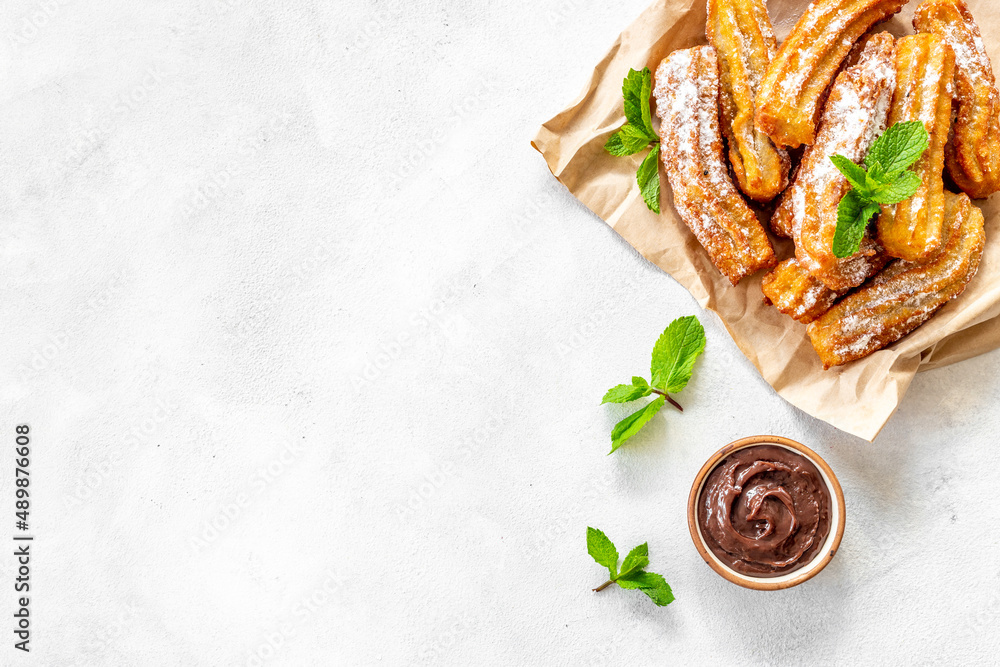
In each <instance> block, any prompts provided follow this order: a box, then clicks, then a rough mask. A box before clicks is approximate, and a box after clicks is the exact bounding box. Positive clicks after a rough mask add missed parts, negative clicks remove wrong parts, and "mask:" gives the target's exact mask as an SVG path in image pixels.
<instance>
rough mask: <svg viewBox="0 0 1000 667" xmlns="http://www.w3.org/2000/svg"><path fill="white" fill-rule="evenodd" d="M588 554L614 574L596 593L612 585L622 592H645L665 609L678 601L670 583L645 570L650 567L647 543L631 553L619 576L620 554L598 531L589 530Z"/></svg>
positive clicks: (626, 557)
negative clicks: (616, 568) (618, 587)
mask: <svg viewBox="0 0 1000 667" xmlns="http://www.w3.org/2000/svg"><path fill="white" fill-rule="evenodd" d="M587 553H589V554H590V555H591V556H592V557H593V559H594V560H596V561H597V562H598V564H599V565H603V566H604V567H606V568H608V572H610V573H611V579H610V580H609V581H606V582H605V583H603V584H601V585H600V586H598V587H597V588H595V589H594V592H599V591H603V590H604V589H605V588H607V587H608V586H610V585H611V584H615V583H617V584H618V585H619V586H620V587H621V588H625V589H634V590H640V591H642V592H643V593H645V594H646V595H648V596H649V599H650V600H652V601H653V602H654V603H656V604H657V605H659V606H661V607H665V606H667V605H668V604H670V603H671V602H673V601H674V594H673V591H671V590H670V586H669V585H668V584H667V582H666V580H664V578H663V577H662V576H660V575H658V574H655V573H653V572H646V571H645V570H643V569H642V568H644V567H646V566H647V565H649V546H648V545H647V544H646V543H645V542H643V543H642V544H640V545H639V546H637V547H636V548H635V549H632V551H630V552H628V556H625V562H623V563H622V570H621V573H619V574H615V566H616V565H617V563H618V550H617V549H615V545H614V544H612V543H611V540H609V539H608V536H607V535H605V534H604V533H602V532H601V531H599V530H597V529H596V528H587Z"/></svg>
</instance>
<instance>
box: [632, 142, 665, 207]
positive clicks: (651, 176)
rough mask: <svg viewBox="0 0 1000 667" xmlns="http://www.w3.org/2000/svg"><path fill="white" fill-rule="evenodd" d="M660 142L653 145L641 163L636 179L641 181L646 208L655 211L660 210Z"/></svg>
mask: <svg viewBox="0 0 1000 667" xmlns="http://www.w3.org/2000/svg"><path fill="white" fill-rule="evenodd" d="M659 156H660V144H656V145H655V146H653V150H651V151H649V155H647V156H646V159H645V160H643V161H642V164H640V165H639V171H637V172H635V179H636V180H637V181H638V182H639V191H640V192H642V199H643V201H645V202H646V208H648V209H649V210H650V211H652V212H653V213H659V212H660V160H659Z"/></svg>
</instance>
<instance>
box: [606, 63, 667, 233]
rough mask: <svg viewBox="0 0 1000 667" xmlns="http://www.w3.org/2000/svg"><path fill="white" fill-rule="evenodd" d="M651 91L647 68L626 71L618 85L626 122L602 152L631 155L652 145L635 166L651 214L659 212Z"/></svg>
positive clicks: (658, 152)
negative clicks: (626, 73) (637, 168)
mask: <svg viewBox="0 0 1000 667" xmlns="http://www.w3.org/2000/svg"><path fill="white" fill-rule="evenodd" d="M652 90H653V76H652V73H651V72H650V71H649V68H648V67H644V68H642V70H641V71H639V70H634V69H630V70H629V71H628V75H627V76H626V77H625V79H624V80H623V81H622V97H623V98H624V106H625V119H626V120H627V121H628V122H627V123H626V124H625V125H623V126H622V127H621V129H619V130H618V131H617V132H615V133H614V134H612V135H611V136H610V137H608V141H607V142H606V143H605V144H604V150H606V151H607V152H609V153H611V154H612V155H614V156H617V157H624V156H626V155H634V154H636V153H638V152H639V151H641V150H642V149H644V148H645V147H646V146H648V145H650V144H653V150H651V151H650V152H649V153H648V154H647V155H646V157H645V158H644V159H643V161H642V164H640V165H639V170H638V171H637V172H636V174H635V177H636V181H637V182H638V183H639V192H641V193H642V199H643V201H645V202H646V206H647V207H648V208H649V210H650V211H653V212H654V213H659V212H660V165H659V155H660V146H659V144H660V138H659V137H658V136H656V131H655V130H654V129H653V119H652V114H651V112H650V108H649V96H650V94H651V93H652Z"/></svg>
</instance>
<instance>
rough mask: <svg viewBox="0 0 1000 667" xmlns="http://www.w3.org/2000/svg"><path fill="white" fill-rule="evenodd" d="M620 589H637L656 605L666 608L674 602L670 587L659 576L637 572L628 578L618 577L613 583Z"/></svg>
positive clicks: (641, 571) (652, 573) (642, 571)
mask: <svg viewBox="0 0 1000 667" xmlns="http://www.w3.org/2000/svg"><path fill="white" fill-rule="evenodd" d="M615 583H617V584H618V585H619V586H621V587H622V588H630V589H639V590H640V591H642V592H643V593H645V594H646V595H648V596H649V599H650V600H652V601H653V602H654V603H655V604H656V605H658V606H660V607H666V606H667V605H668V604H670V603H671V602H673V601H674V593H673V591H671V590H670V585H669V584H668V583H667V582H666V580H665V579H664V578H663V577H662V576H661V575H659V574H656V573H654V572H646V571H644V570H639V571H638V572H633V573H632V574H630V575H628V576H620V577H618V579H617V580H616V581H615Z"/></svg>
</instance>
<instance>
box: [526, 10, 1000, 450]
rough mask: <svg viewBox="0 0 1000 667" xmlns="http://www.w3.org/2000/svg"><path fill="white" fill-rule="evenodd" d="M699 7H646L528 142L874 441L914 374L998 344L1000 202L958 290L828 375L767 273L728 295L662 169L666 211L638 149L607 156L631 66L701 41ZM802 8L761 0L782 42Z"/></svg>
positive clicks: (903, 27)
mask: <svg viewBox="0 0 1000 667" xmlns="http://www.w3.org/2000/svg"><path fill="white" fill-rule="evenodd" d="M990 2H991V0H968V5H969V8H970V9H971V11H972V14H973V16H975V17H976V19H977V22H978V24H979V27H980V29H981V30H982V33H983V38H984V41H985V42H986V45H987V48H988V49H989V51H990V57H991V58H992V60H993V62H994V63H996V64H1000V15H998V14H997V12H996V11H995V10H993V9H991V8H989V6H988V5H989V3H990ZM918 4H919V3H918V2H916V1H914V2H910V3H909V5H908V6H907V7H904V10H903V11H902V12H901V13H900V14H898V15H897V16H896V17H894V18H893V19H892V20H891V21H888V22H886V23H884V24H882V26H879V28H880V29H883V30H888V31H889V32H891V33H893V34H895V35H897V36H901V35H905V34H910V33H912V31H913V30H912V27H911V24H910V20H911V18H912V15H913V10H914V9H915V8H916V6H917V5H918ZM705 5H706V3H705V0H659V2H656V3H654V4H653V5H652V6H650V7H649V8H648V9H646V10H645V11H644V12H643V13H642V15H641V16H639V18H638V19H636V21H635V22H634V23H632V25H630V26H629V27H628V28H626V29H625V31H624V32H623V33H622V34H621V35H619V37H618V39H617V40H616V41H615V43H614V44H613V45H612V46H611V49H610V50H609V51H608V53H607V55H605V56H604V58H603V59H602V60H601V61H600V62H599V63H598V64H597V66H596V67H595V68H594V72H593V75H592V76H591V78H590V82H589V83H588V84H587V86H586V88H585V89H584V91H583V93H582V94H581V95H580V97H579V98H578V99H577V100H576V101H575V102H573V103H572V104H571V105H570V106H569V107H568V108H567V109H565V110H564V111H562V112H560V113H559V114H557V115H556V116H555V117H554V118H552V119H551V120H549V121H547V122H546V123H545V124H544V125H542V127H541V129H540V130H539V131H538V134H537V136H536V137H535V139H534V141H532V145H533V146H534V147H535V148H536V149H537V150H538V151H539V152H540V153H541V154H542V155H543V156H544V158H545V162H546V163H547V164H548V166H549V169H550V170H551V171H552V173H553V175H555V177H556V178H557V179H559V181H560V182H561V183H563V184H564V185H565V186H566V187H567V188H568V189H569V191H570V192H571V193H573V195H574V196H575V197H577V199H579V200H580V201H581V202H583V203H584V204H585V205H586V206H587V207H588V208H590V210H592V211H593V212H594V213H596V214H597V215H598V216H600V217H601V218H602V219H603V220H604V221H605V222H607V223H608V224H609V225H611V227H612V228H614V230H615V231H616V232H618V233H619V234H620V235H621V236H622V237H624V238H625V240H626V241H628V242H629V243H630V244H631V245H632V246H633V247H634V248H635V249H636V250H638V251H639V252H640V253H642V255H643V256H644V257H645V258H646V259H648V260H649V261H651V262H653V263H654V264H656V265H657V266H659V267H660V268H661V269H663V270H664V271H666V272H667V273H669V274H670V275H671V276H673V278H674V279H675V280H677V281H678V282H679V283H680V284H681V285H683V286H684V287H685V288H687V290H688V291H689V292H691V294H692V295H693V296H694V297H695V298H696V299H697V300H698V302H699V303H700V304H701V305H702V307H704V308H706V309H708V310H711V311H713V312H714V313H716V314H717V315H718V316H719V317H720V318H721V320H722V322H723V323H724V324H725V326H726V328H727V329H728V331H729V333H730V335H731V336H732V337H733V340H734V341H735V342H736V345H737V346H738V347H739V348H740V350H741V351H742V352H743V354H745V355H746V357H747V359H749V360H750V361H751V362H752V363H753V365H754V366H756V367H757V369H758V370H759V371H760V374H761V375H762V376H763V377H764V379H765V380H767V382H768V383H769V384H770V385H771V386H772V387H774V389H775V391H777V392H778V393H779V394H780V395H781V396H782V397H783V398H785V399H786V400H787V401H788V402H790V403H792V404H793V405H795V406H797V407H798V408H800V409H802V410H804V411H806V412H808V413H809V414H810V415H813V416H814V417H817V418H819V419H822V420H824V421H826V422H828V423H830V424H832V425H834V426H836V427H837V428H839V429H841V430H844V431H847V432H848V433H852V434H854V435H857V436H860V437H862V438H865V439H867V440H874V438H875V436H876V435H878V432H879V431H880V430H881V429H882V427H883V426H884V425H885V424H886V422H887V421H888V420H889V418H890V417H891V416H892V413H893V412H894V411H895V410H896V408H897V407H898V406H899V403H900V401H901V400H902V398H903V394H905V393H906V389H907V387H908V386H909V384H910V381H911V380H912V379H913V376H914V375H915V374H916V373H917V372H918V371H923V370H928V369H931V368H938V367H940V366H946V365H948V364H952V363H955V362H958V361H962V360H964V359H968V358H970V357H974V356H976V355H979V354H983V353H985V352H988V351H990V350H993V349H996V348H997V347H1000V318H998V316H1000V239H998V238H997V234H998V232H1000V229H998V225H1000V216H998V197H1000V195H997V196H994V197H992V198H990V199H989V200H981V201H977V202H976V204H978V205H979V206H980V207H981V208H982V209H983V213H984V215H985V218H986V236H987V243H986V250H985V254H984V255H983V260H982V264H981V266H980V268H979V273H978V274H977V275H976V277H975V278H974V279H973V280H972V282H971V283H970V284H969V286H968V288H967V289H966V290H965V292H964V293H963V294H962V295H961V296H960V297H958V298H957V299H955V300H952V301H951V302H949V303H948V304H947V305H945V306H944V307H943V308H942V309H941V310H939V311H938V313H937V314H936V315H935V316H934V317H933V318H931V320H930V321H928V322H927V323H926V324H924V325H923V326H922V327H920V328H918V329H917V330H916V331H914V332H913V333H911V334H910V335H909V336H906V337H905V338H903V339H902V340H900V341H899V342H897V343H896V344H894V345H891V346H890V347H888V348H886V349H884V350H880V351H878V352H876V353H874V354H872V355H870V356H869V357H867V358H865V359H861V360H858V361H855V362H853V363H850V364H847V365H846V366H841V367H837V368H832V369H830V370H827V371H824V370H823V367H822V364H820V362H819V359H818V357H817V356H816V353H815V351H814V350H813V349H812V345H811V344H810V342H809V339H808V337H807V336H806V327H805V325H802V324H799V323H798V322H795V321H794V320H792V319H791V318H789V317H787V316H785V315H782V314H781V313H779V312H778V311H777V310H775V309H774V308H773V307H771V306H766V305H765V304H764V300H763V295H762V294H761V291H760V281H761V277H762V276H763V272H759V273H757V274H756V275H754V276H752V277H750V278H746V279H744V280H743V281H742V282H741V283H740V284H739V285H738V286H736V287H733V286H732V285H730V284H729V282H728V281H727V280H726V279H725V278H724V277H723V276H722V274H721V273H719V271H718V270H717V269H716V268H715V267H714V266H713V265H712V263H711V262H710V261H709V259H708V255H707V254H706V253H705V251H704V250H703V249H702V248H701V246H700V245H699V244H698V242H697V240H695V237H694V235H693V234H692V233H691V232H690V231H689V230H688V228H687V227H686V226H685V225H684V223H683V222H682V221H681V220H680V218H679V217H678V216H677V213H676V211H675V210H674V208H673V203H672V202H673V195H672V193H671V192H670V186H669V184H668V183H667V179H666V177H665V175H663V172H662V168H661V178H660V181H661V188H662V191H661V194H660V201H661V209H662V213H661V214H660V215H656V214H654V213H652V212H651V211H649V210H648V209H647V208H646V205H645V203H644V202H643V200H642V196H641V195H640V193H639V188H638V185H637V184H636V180H635V172H636V169H637V168H638V166H639V163H640V162H641V161H642V158H643V156H644V155H645V151H643V152H640V153H639V154H638V155H634V156H630V157H625V158H621V157H613V156H611V155H609V154H608V153H606V152H604V143H605V141H607V138H608V136H609V135H611V134H612V133H613V132H615V131H616V130H617V129H618V128H619V127H620V126H621V125H622V124H623V123H624V122H625V116H624V111H623V109H622V97H621V84H622V79H623V78H624V77H625V75H626V73H627V72H628V70H629V68H635V69H642V68H643V67H649V68H650V70H653V71H655V70H656V66H657V64H658V63H659V62H660V61H661V60H662V59H663V58H664V57H665V56H666V55H667V54H669V53H670V52H672V51H674V50H676V49H683V48H688V47H691V46H697V45H700V44H705V43H707V42H706V39H705V13H706V8H705ZM807 5H808V3H807V2H806V1H805V0H771V1H770V2H769V3H768V11H769V12H770V15H771V20H772V23H773V24H774V28H775V33H776V34H777V36H778V39H779V40H781V39H783V38H784V37H785V36H786V35H787V34H788V32H789V31H790V30H791V28H792V26H793V25H794V24H795V21H796V20H797V19H798V17H799V16H800V14H801V13H802V12H803V11H804V10H805V8H806V6H807ZM998 73H1000V71H998ZM654 118H655V115H654ZM775 250H776V251H777V253H778V257H779V258H784V257H788V256H791V254H792V247H791V244H790V243H789V242H788V241H780V240H779V241H778V242H777V243H776V244H775Z"/></svg>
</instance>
